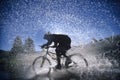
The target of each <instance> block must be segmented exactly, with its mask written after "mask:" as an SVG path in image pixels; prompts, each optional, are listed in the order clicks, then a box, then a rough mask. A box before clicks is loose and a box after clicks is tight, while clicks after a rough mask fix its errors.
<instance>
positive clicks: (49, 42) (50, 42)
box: [41, 41, 52, 48]
mask: <svg viewBox="0 0 120 80" xmlns="http://www.w3.org/2000/svg"><path fill="white" fill-rule="evenodd" d="M51 44H52V41H48V42H47V43H46V44H44V45H42V46H41V47H42V48H44V47H45V46H49V45H51Z"/></svg>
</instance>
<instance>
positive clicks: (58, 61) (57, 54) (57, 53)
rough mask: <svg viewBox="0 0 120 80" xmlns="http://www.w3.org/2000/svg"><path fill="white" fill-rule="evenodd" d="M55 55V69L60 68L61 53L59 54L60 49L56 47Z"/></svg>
mask: <svg viewBox="0 0 120 80" xmlns="http://www.w3.org/2000/svg"><path fill="white" fill-rule="evenodd" d="M55 51H56V56H57V65H56V68H57V69H61V60H60V58H61V54H60V50H59V49H56V50H55Z"/></svg>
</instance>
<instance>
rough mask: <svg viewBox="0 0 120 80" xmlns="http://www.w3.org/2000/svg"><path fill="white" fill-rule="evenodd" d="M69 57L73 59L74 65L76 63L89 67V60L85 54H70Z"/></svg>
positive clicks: (79, 65) (78, 65)
mask: <svg viewBox="0 0 120 80" xmlns="http://www.w3.org/2000/svg"><path fill="white" fill-rule="evenodd" d="M69 57H70V59H71V60H72V62H73V65H76V66H77V67H88V61H87V59H86V58H85V57H84V56H83V55H81V54H79V53H75V54H71V55H69Z"/></svg>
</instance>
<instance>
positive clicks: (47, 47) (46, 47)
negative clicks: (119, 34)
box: [39, 45, 53, 49]
mask: <svg viewBox="0 0 120 80" xmlns="http://www.w3.org/2000/svg"><path fill="white" fill-rule="evenodd" d="M39 47H41V45H39ZM49 48H53V46H45V47H44V49H49Z"/></svg>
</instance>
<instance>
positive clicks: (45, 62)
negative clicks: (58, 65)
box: [32, 56, 52, 74]
mask: <svg viewBox="0 0 120 80" xmlns="http://www.w3.org/2000/svg"><path fill="white" fill-rule="evenodd" d="M51 64H52V63H51V62H50V60H49V59H48V58H46V57H44V56H39V57H37V58H35V60H34V61H33V63H32V68H33V70H34V71H35V73H36V74H38V73H39V72H40V71H42V70H43V69H45V68H47V69H48V68H50V66H51Z"/></svg>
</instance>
